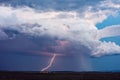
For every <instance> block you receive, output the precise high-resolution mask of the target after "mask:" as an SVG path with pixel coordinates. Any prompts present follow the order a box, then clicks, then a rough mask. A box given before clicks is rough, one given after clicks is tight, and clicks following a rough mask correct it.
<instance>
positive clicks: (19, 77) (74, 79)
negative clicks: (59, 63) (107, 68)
mask: <svg viewBox="0 0 120 80" xmlns="http://www.w3.org/2000/svg"><path fill="white" fill-rule="evenodd" d="M0 80H120V72H70V71H67V72H66V71H65V72H64V71H55V72H54V71H53V72H47V71H46V72H10V71H1V72H0Z"/></svg>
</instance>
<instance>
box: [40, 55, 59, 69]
mask: <svg viewBox="0 0 120 80" xmlns="http://www.w3.org/2000/svg"><path fill="white" fill-rule="evenodd" d="M56 56H57V54H53V57H52V58H51V59H50V62H49V64H48V65H47V66H46V67H44V68H43V69H42V70H41V71H46V70H47V69H49V68H50V67H51V66H52V64H53V62H54V60H55V57H56Z"/></svg>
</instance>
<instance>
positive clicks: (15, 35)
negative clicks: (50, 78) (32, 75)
mask: <svg viewBox="0 0 120 80" xmlns="http://www.w3.org/2000/svg"><path fill="white" fill-rule="evenodd" d="M119 3H120V1H119V0H118V1H114V0H109V1H107V0H94V1H89V0H66V1H63V0H56V1H54V2H53V1H52V0H34V1H33V0H29V1H28V0H24V1H23V0H22V1H21V0H16V1H14V0H11V1H9V0H6V1H4V0H1V1H0V9H1V11H0V70H8V71H41V70H42V69H44V68H47V67H48V66H50V67H49V68H47V69H46V70H48V71H119V70H120V65H119V64H120V62H119V60H120V55H119V54H120V34H119V33H120V32H119V31H120V5H119ZM98 4H99V5H98ZM8 11H9V13H8ZM107 27H108V28H107ZM116 29H117V30H116ZM54 55H57V56H56V57H55V58H54V59H53V62H52V58H53V56H54ZM49 62H52V64H51V65H50V64H49Z"/></svg>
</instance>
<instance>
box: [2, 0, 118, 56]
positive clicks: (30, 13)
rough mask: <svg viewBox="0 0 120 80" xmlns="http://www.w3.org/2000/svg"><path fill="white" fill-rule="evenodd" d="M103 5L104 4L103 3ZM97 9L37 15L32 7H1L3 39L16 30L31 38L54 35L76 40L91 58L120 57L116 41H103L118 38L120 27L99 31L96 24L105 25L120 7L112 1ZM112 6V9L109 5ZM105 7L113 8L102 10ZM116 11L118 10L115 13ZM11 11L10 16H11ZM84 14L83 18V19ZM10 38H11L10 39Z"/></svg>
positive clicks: (115, 26)
mask: <svg viewBox="0 0 120 80" xmlns="http://www.w3.org/2000/svg"><path fill="white" fill-rule="evenodd" d="M103 3H104V2H103ZM103 3H102V2H101V4H100V5H99V6H98V8H99V10H98V11H93V10H92V9H93V7H92V6H91V7H90V6H89V7H88V9H87V10H86V11H84V12H81V13H79V12H77V11H68V12H66V11H54V10H52V11H46V12H42V11H41V12H36V11H35V10H34V9H32V8H29V7H24V8H16V9H13V8H12V7H10V6H9V7H6V6H0V33H1V34H0V39H1V40H2V39H6V38H7V37H8V35H7V34H6V33H5V30H6V29H8V30H15V31H17V32H19V33H22V34H25V35H28V36H37V37H40V36H45V35H47V36H51V37H58V38H59V39H65V40H68V41H73V42H74V41H75V42H77V43H79V44H80V46H81V45H83V46H85V47H86V48H88V49H89V50H90V51H91V54H90V55H93V56H96V57H99V56H102V55H111V54H120V46H119V45H117V44H115V42H102V41H100V39H101V38H104V37H111V36H119V34H120V25H114V26H109V27H105V28H104V29H101V30H99V29H97V28H96V26H95V25H96V24H97V23H98V22H102V21H103V20H104V19H106V18H107V17H108V16H109V15H115V14H116V13H117V11H118V10H119V8H120V5H118V4H117V5H115V3H113V2H112V1H111V2H109V3H105V4H106V5H109V6H106V5H105V4H104V5H103ZM111 4H112V6H110V5H111ZM103 7H111V8H110V9H104V10H101V8H103ZM113 8H114V9H116V11H113ZM8 12H9V13H8ZM81 14H82V16H81ZM8 38H9V37H8Z"/></svg>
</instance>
